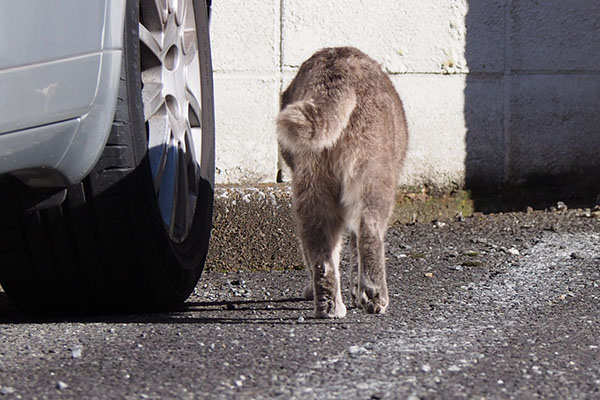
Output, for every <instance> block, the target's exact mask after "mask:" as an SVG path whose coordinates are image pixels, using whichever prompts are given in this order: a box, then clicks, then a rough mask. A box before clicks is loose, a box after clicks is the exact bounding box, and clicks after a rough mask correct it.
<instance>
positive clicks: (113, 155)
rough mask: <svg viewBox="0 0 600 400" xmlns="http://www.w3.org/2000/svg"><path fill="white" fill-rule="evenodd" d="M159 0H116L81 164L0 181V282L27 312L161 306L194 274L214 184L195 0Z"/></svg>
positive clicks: (184, 292) (203, 36) (201, 9)
mask: <svg viewBox="0 0 600 400" xmlns="http://www.w3.org/2000/svg"><path fill="white" fill-rule="evenodd" d="M163 3H167V2H163V1H159V0H156V1H155V0H141V1H135V0H134V1H129V0H128V1H127V5H126V7H127V10H126V21H125V27H124V44H123V57H122V60H123V61H122V68H121V76H120V87H119V96H118V100H117V108H116V112H115V117H114V122H113V126H112V130H111V132H110V136H109V139H108V142H107V144H106V147H105V148H104V150H103V153H102V155H101V157H100V159H99V160H98V162H97V164H96V165H95V167H94V168H93V170H92V171H91V172H90V174H89V175H88V176H87V177H86V178H85V179H84V180H83V181H82V182H81V183H80V184H77V185H73V186H70V187H68V188H66V189H65V190H59V191H57V190H53V191H41V190H39V189H31V188H28V187H25V186H24V185H23V184H21V183H20V182H18V181H16V180H12V181H8V180H5V181H3V182H2V186H1V187H0V284H1V285H2V287H3V289H4V290H5V292H6V293H7V295H8V296H9V298H11V299H12V300H13V301H14V302H15V303H16V304H17V305H18V306H19V307H20V308H21V309H23V310H25V311H27V312H31V313H53V314H54V313H73V312H74V313H82V312H85V313H88V312H129V311H160V310H169V309H173V308H174V307H176V306H177V305H179V304H181V303H182V302H183V301H184V300H185V299H186V298H187V297H188V296H189V294H190V293H191V292H192V291H193V290H194V287H195V286H196V283H197V281H198V279H199V278H200V275H201V272H202V269H203V265H204V262H205V258H206V254H207V251H208V242H209V236H210V230H211V222H212V205H213V187H214V116H213V115H214V114H213V92H212V65H211V59H210V44H209V40H208V18H207V8H206V3H205V1H204V0H200V1H196V0H188V1H187V2H179V3H178V4H180V5H182V4H185V6H184V7H180V8H178V9H170V7H169V6H166V5H165V6H164V8H163V6H162V4H163ZM194 29H195V35H194V34H193V31H194ZM190 32H192V33H191V34H190ZM169 35H170V37H169ZM194 53H195V55H194ZM178 63H183V64H185V65H183V64H178ZM182 65H183V66H182ZM49 204H54V205H50V206H49Z"/></svg>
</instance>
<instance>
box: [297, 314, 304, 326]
mask: <svg viewBox="0 0 600 400" xmlns="http://www.w3.org/2000/svg"><path fill="white" fill-rule="evenodd" d="M303 322H304V317H303V316H302V315H301V316H299V317H298V323H299V324H301V323H303Z"/></svg>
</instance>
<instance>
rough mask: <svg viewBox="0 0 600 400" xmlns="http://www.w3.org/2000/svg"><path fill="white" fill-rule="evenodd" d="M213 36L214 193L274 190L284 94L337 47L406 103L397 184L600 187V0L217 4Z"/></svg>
mask: <svg viewBox="0 0 600 400" xmlns="http://www.w3.org/2000/svg"><path fill="white" fill-rule="evenodd" d="M211 34H212V43H213V66H214V71H215V74H214V79H215V106H216V107H215V109H216V129H217V132H216V134H217V149H216V152H217V163H216V164H217V175H216V179H217V182H219V183H258V182H273V181H274V180H275V179H276V176H277V170H278V155H277V143H276V140H275V130H274V123H273V121H274V119H275V116H276V115H277V112H278V109H279V94H280V93H281V91H282V89H284V88H285V86H286V85H287V83H289V81H290V80H291V79H292V78H293V76H294V73H295V71H296V70H297V68H298V66H299V65H300V64H301V63H302V61H303V60H305V59H306V58H308V57H309V56H310V55H311V54H312V53H314V52H315V51H316V50H317V49H319V48H322V47H327V46H340V45H351V46H355V47H358V48H360V49H361V50H363V51H365V52H366V53H368V54H369V55H371V56H372V57H373V58H375V59H376V60H378V61H379V62H380V63H381V65H382V68H383V69H384V70H385V71H386V72H388V73H389V74H390V77H391V79H392V81H393V82H394V84H395V86H396V88H397V90H398V92H399V94H400V96H401V98H402V99H403V101H404V105H405V109H406V112H407V117H408V122H409V130H410V149H409V154H408V159H407V164H406V167H405V171H404V174H403V176H402V179H401V183H402V184H403V185H410V186H413V185H414V186H418V185H423V184H432V185H435V186H442V187H447V186H451V185H459V186H462V185H463V184H464V183H465V181H466V182H467V183H469V184H471V185H484V186H490V185H491V186H499V185H503V184H507V183H509V184H513V183H515V184H516V183H525V182H527V181H528V180H531V179H543V178H544V177H548V179H549V180H552V179H555V178H554V177H558V178H556V179H562V178H561V177H564V176H571V175H572V174H573V173H574V172H575V173H582V174H587V175H588V176H589V175H590V174H591V175H592V176H593V175H594V174H596V175H595V178H596V179H598V177H599V176H600V172H596V173H594V171H600V156H599V154H600V2H598V1H597V0H571V1H568V2H565V1H564V0H544V1H538V0H345V1H341V0H244V1H242V0H213V14H212V26H211Z"/></svg>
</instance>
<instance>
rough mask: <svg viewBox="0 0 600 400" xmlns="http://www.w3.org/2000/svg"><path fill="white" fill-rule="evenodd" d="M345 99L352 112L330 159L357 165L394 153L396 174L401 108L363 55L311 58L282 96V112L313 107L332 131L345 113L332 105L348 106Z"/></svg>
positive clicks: (402, 138) (341, 51)
mask: <svg viewBox="0 0 600 400" xmlns="http://www.w3.org/2000/svg"><path fill="white" fill-rule="evenodd" d="M348 98H352V99H353V100H354V99H355V101H348V102H346V103H350V104H352V107H353V109H352V110H351V113H350V115H349V117H348V118H347V119H346V121H348V122H347V123H346V124H345V127H344V128H343V129H342V132H341V134H340V136H339V138H338V140H337V142H336V144H335V145H334V146H332V147H331V148H330V150H331V151H330V152H329V153H328V154H330V156H331V157H333V158H336V163H339V162H340V161H343V160H344V159H347V158H348V157H350V156H351V158H352V160H353V162H356V161H358V159H364V160H369V159H373V158H375V159H381V158H382V157H380V155H382V154H390V153H393V154H390V155H391V156H392V158H393V162H394V163H395V164H396V166H397V167H396V168H393V167H391V166H387V167H391V168H392V169H399V168H400V167H401V165H402V164H403V160H404V156H405V153H406V147H407V142H408V132H407V128H406V119H405V114H404V108H403V106H402V102H401V100H400V97H399V96H398V94H397V92H396V90H395V88H394V85H393V84H392V82H391V80H390V78H389V77H388V76H387V74H386V73H385V72H383V70H382V69H381V66H380V64H379V63H378V62H377V61H375V60H374V59H372V58H371V57H369V56H368V55H367V54H365V53H363V52H362V51H360V50H358V49H356V48H354V47H331V48H324V49H321V50H319V51H317V52H316V53H314V54H313V55H312V56H311V57H310V58H309V59H307V60H306V61H305V62H304V63H302V65H301V66H300V68H299V70H298V72H297V74H296V76H295V77H294V79H293V80H292V82H291V83H290V85H289V86H288V88H287V89H286V90H285V92H284V93H283V95H282V98H281V100H282V101H281V108H282V109H284V108H285V107H286V106H287V105H290V104H292V103H295V102H302V101H308V102H311V103H312V104H314V105H315V107H316V108H319V109H320V110H321V114H320V118H321V120H322V121H330V123H329V126H331V125H333V123H331V121H340V120H344V117H343V115H344V113H342V112H341V110H343V107H334V106H332V105H333V104H346V103H344V99H348ZM308 115H309V117H310V116H311V115H313V114H311V113H309V114H308ZM317 123H318V120H317ZM384 158H386V159H387V157H384ZM388 160H389V159H388ZM389 161H392V160H389ZM348 163H350V160H349V159H348Z"/></svg>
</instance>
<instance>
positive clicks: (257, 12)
mask: <svg viewBox="0 0 600 400" xmlns="http://www.w3.org/2000/svg"><path fill="white" fill-rule="evenodd" d="M279 10H280V5H279V0H227V1H213V3H212V16H211V27H210V34H211V42H212V56H213V68H214V70H215V71H233V72H239V71H242V72H246V71H270V72H275V71H279V40H280V39H279V36H280V16H279Z"/></svg>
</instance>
